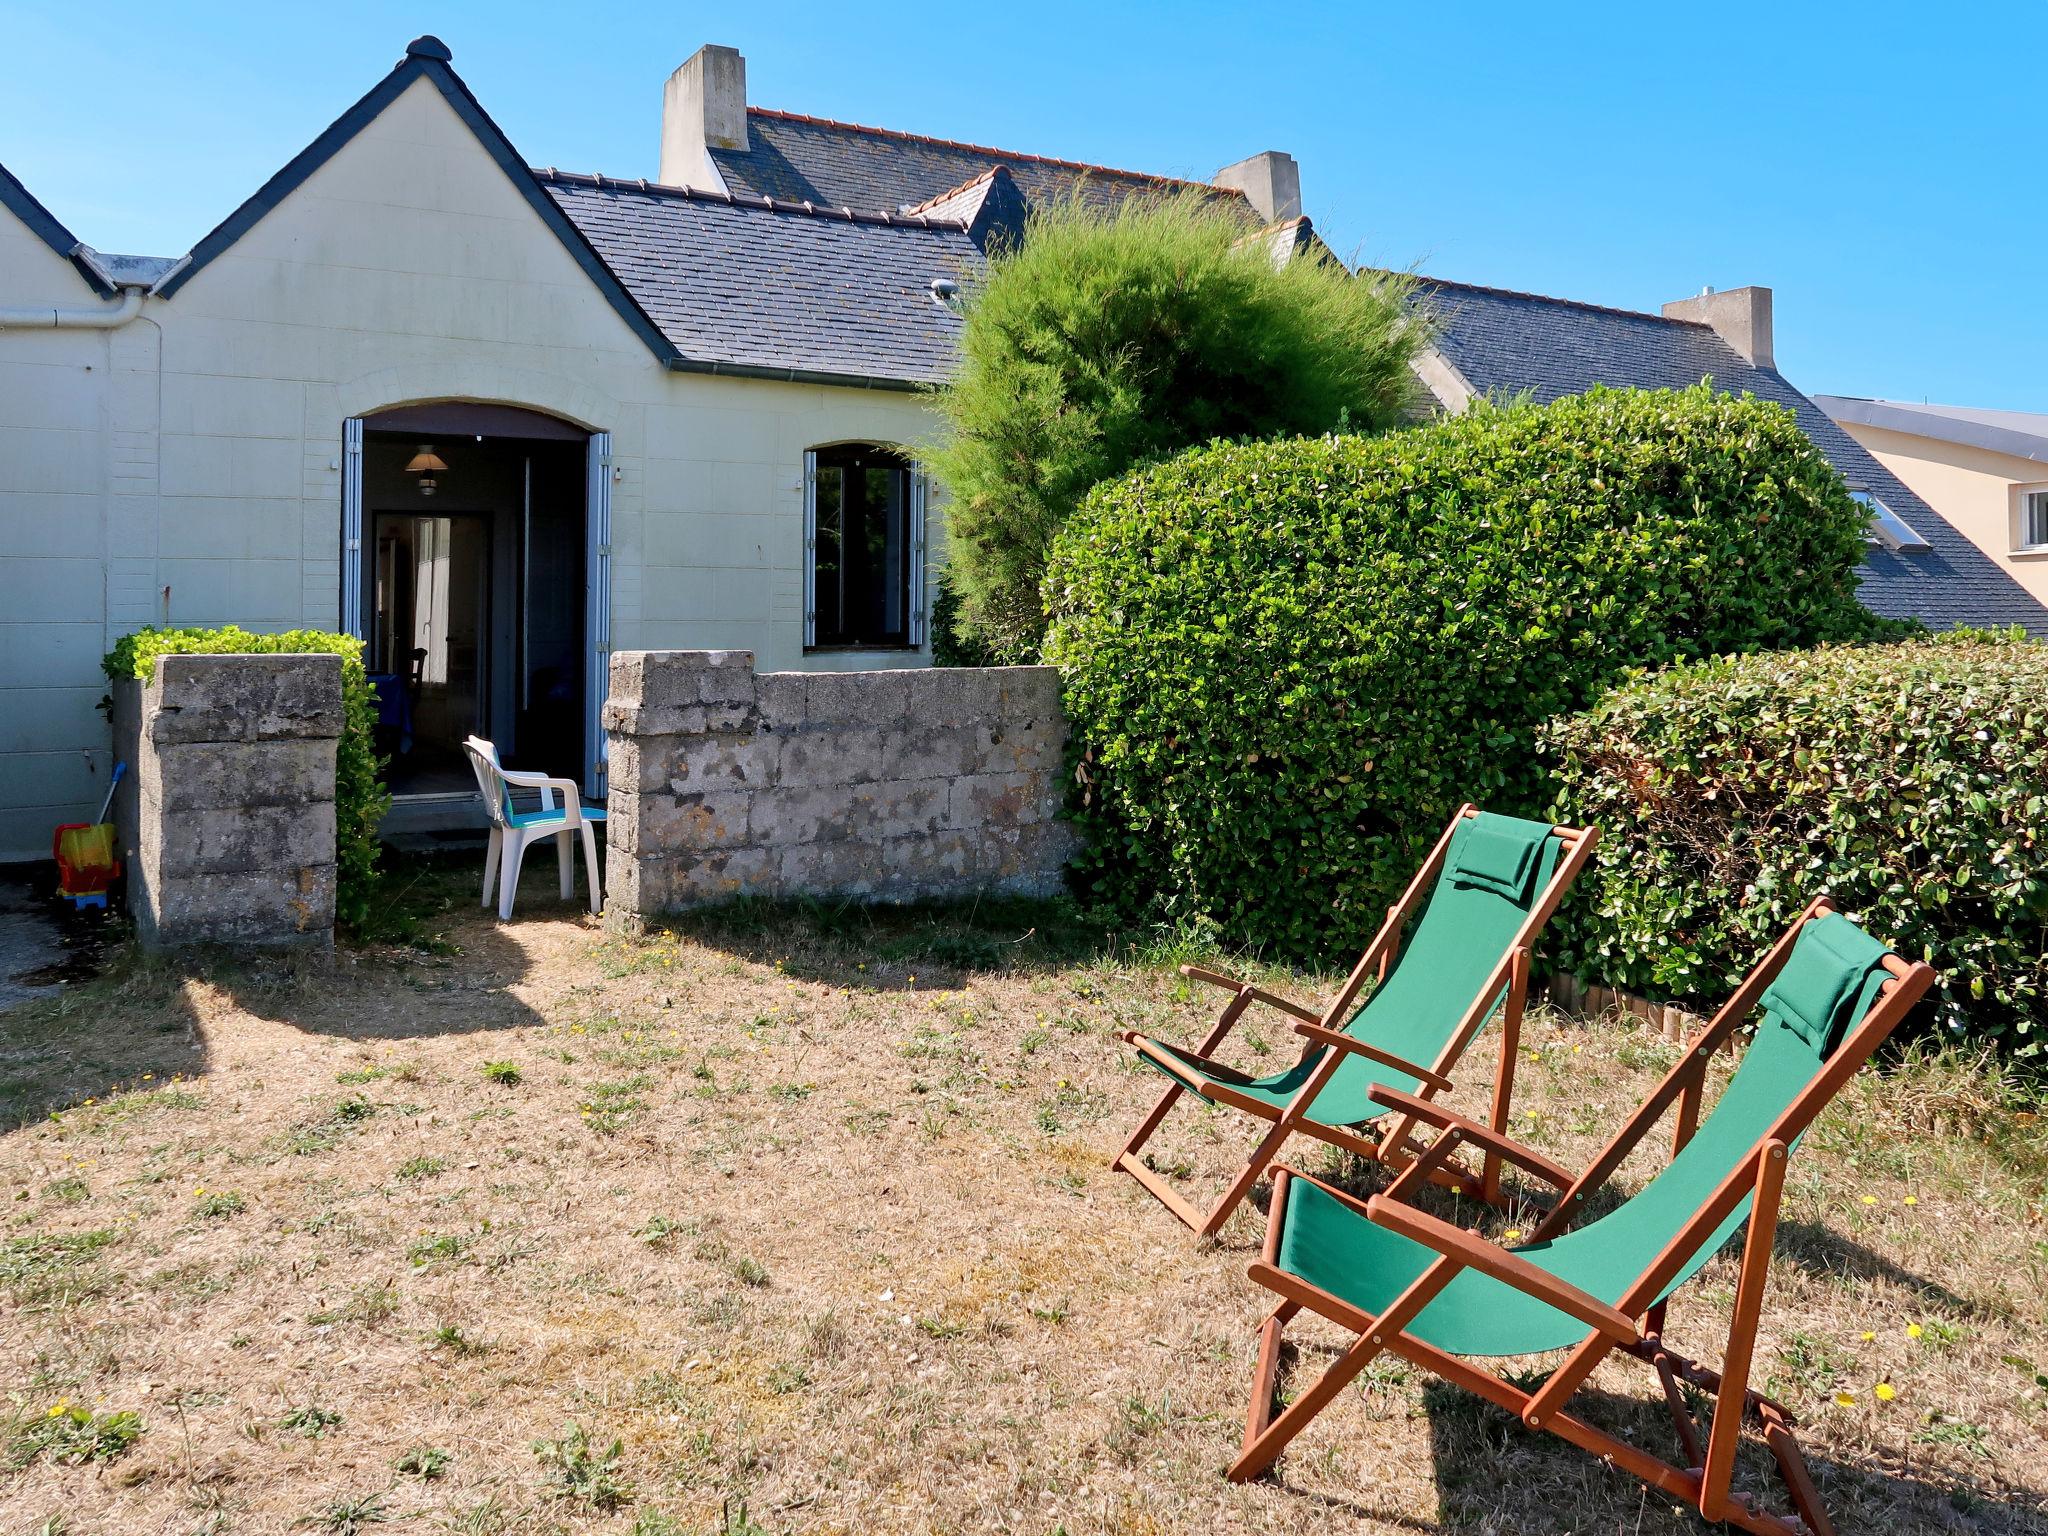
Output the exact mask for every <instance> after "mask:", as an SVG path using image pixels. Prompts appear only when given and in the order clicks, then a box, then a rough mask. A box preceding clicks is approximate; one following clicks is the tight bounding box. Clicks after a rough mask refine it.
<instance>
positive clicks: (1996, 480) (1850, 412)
mask: <svg viewBox="0 0 2048 1536" xmlns="http://www.w3.org/2000/svg"><path fill="white" fill-rule="evenodd" d="M1813 403H1814V404H1815V405H1817V406H1819V407H1820V408H1821V409H1822V410H1824V411H1826V412H1827V413H1828V415H1829V416H1830V417H1832V418H1833V419H1834V422H1835V424H1836V425H1837V426H1839V427H1840V428H1841V429H1842V430H1843V431H1844V432H1846V433H1848V434H1849V436H1851V437H1853V438H1855V439H1856V441H1857V442H1859V443H1861V444H1862V445H1863V446H1864V447H1865V448H1867V449H1868V450H1869V451H1870V454H1871V457H1873V458H1875V459H1876V460H1877V462H1878V463H1880V464H1882V465H1883V466H1884V467H1885V468H1886V469H1888V470H1890V471H1891V472H1892V473H1893V474H1894V475H1896V476H1897V477H1898V478H1899V480H1900V481H1901V482H1902V483H1903V484H1905V485H1908V486H1910V487H1911V488H1912V490H1913V494H1914V495H1916V496H1918V497H1919V498H1920V499H1921V500H1922V501H1924V502H1926V503H1927V504H1928V505H1929V506H1930V507H1933V508H1934V509H1935V510H1936V511H1937V512H1939V513H1940V514H1941V515H1942V517H1943V518H1945V519H1947V521H1948V522H1949V523H1950V524H1951V525H1952V526H1954V527H1955V528H1957V529H1958V530H1960V531H1961V532H1962V533H1963V534H1964V535H1965V536H1966V537H1967V538H1968V539H1969V540H1970V542H1971V543H1973V544H1975V545H1976V546H1977V547H1978V548H1979V549H1981V550H1982V551H1983V552H1984V554H1985V555H1986V556H1987V557H1988V558H1989V559H1991V560H1992V561H1993V562H1995V563H1996V564H1997V565H1999V566H2000V567H2001V568H2003V569H2004V570H2005V571H2007V572H2008V573H2009V574H2010V575H2011V576H2012V578H2013V580H2015V581H2017V582H2018V583H2019V584H2020V585H2021V586H2023V587H2025V588H2026V589H2027V590H2028V591H2029V592H2031V593H2032V594H2033V595H2034V597H2035V598H2036V599H2037V600H2039V601H2041V602H2044V603H2048V416H2044V415H2039V414H2034V413H2030V412H2027V411H1990V410H1980V409H1977V408H1975V407H1972V406H1966V405H1911V404H1908V403H1906V402H1905V401H1901V400H1856V399H1850V398H1848V397H1846V396H1841V395H1815V396H1814V397H1813Z"/></svg>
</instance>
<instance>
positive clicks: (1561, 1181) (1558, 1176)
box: [1367, 1083, 1576, 1189]
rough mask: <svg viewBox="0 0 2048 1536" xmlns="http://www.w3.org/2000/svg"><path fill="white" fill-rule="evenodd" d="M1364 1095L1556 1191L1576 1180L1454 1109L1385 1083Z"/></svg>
mask: <svg viewBox="0 0 2048 1536" xmlns="http://www.w3.org/2000/svg"><path fill="white" fill-rule="evenodd" d="M1367 1095H1368V1097H1370V1098H1371V1099H1372V1100H1373V1101H1374V1102H1375V1103H1379V1104H1384V1105H1385V1106H1386V1107H1387V1108H1388V1109H1391V1110H1394V1111H1396V1112H1398V1113H1400V1114H1403V1115H1406V1116H1408V1117H1410V1118H1411V1119H1415V1120H1421V1121H1423V1122H1425V1123H1426V1124H1429V1125H1433V1126H1435V1127H1436V1128H1437V1129H1438V1130H1442V1131H1449V1132H1453V1133H1455V1134H1456V1135H1457V1137H1458V1138H1459V1139H1460V1140H1461V1141H1469V1142H1472V1143H1473V1144H1474V1145H1476V1146H1479V1147H1482V1148H1484V1149H1485V1150H1486V1151H1488V1152H1491V1153H1493V1154H1494V1155H1495V1156H1497V1157H1499V1158H1502V1159H1503V1160H1505V1161H1507V1162H1510V1163H1513V1164H1514V1165H1515V1166H1516V1167H1517V1168H1520V1169H1522V1170H1523V1171H1524V1172H1526V1173H1533V1174H1535V1175H1536V1177H1537V1178H1539V1179H1543V1180H1545V1181H1547V1182H1548V1183H1551V1184H1554V1185H1556V1186H1557V1187H1558V1188H1559V1189H1570V1188H1571V1187H1572V1184H1573V1182H1574V1180H1575V1178H1576V1175H1574V1174H1573V1173H1572V1172H1571V1170H1570V1169H1568V1168H1565V1167H1564V1166H1562V1165H1561V1164H1558V1163H1553V1162H1552V1161H1551V1160H1550V1159H1549V1158H1547V1157H1545V1156H1544V1155H1543V1154H1542V1153H1541V1152H1537V1151H1535V1150H1533V1149H1532V1148H1529V1147H1525V1146H1523V1145H1522V1144H1521V1143H1520V1142H1519V1141H1513V1140H1510V1139H1509V1138H1508V1137H1506V1136H1503V1135H1501V1134H1500V1132H1498V1131H1496V1130H1493V1129H1491V1128H1490V1127H1488V1126H1484V1125H1481V1124H1480V1123H1479V1122H1478V1121H1477V1120H1473V1119H1469V1118H1467V1117H1466V1116H1464V1115H1461V1114H1459V1113H1458V1112H1457V1111H1456V1110H1454V1109H1446V1108H1445V1107H1444V1106H1443V1105H1441V1104H1437V1103H1434V1102H1432V1101H1431V1100H1429V1099H1418V1098H1417V1097H1415V1095H1414V1094H1412V1093H1403V1092H1401V1090H1400V1089H1398V1088H1389V1087H1388V1086H1387V1085H1386V1084H1385V1083H1374V1084H1373V1085H1372V1087H1371V1088H1370V1089H1369V1090H1367Z"/></svg>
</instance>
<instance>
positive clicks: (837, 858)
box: [781, 841, 882, 896]
mask: <svg viewBox="0 0 2048 1536" xmlns="http://www.w3.org/2000/svg"><path fill="white" fill-rule="evenodd" d="M781 881H782V889H783V891H784V892H785V893H787V894H789V895H819V896H866V895H869V894H871V893H872V892H873V891H874V890H875V888H876V887H877V886H879V885H880V884H881V882H882V850H881V849H880V848H878V847H876V846H875V845H874V844H873V843H859V842H851V841H849V842H839V843H806V844H804V845H803V846H802V847H800V848H785V849H783V850H782V853H781Z"/></svg>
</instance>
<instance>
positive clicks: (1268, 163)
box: [1210, 149, 1301, 224]
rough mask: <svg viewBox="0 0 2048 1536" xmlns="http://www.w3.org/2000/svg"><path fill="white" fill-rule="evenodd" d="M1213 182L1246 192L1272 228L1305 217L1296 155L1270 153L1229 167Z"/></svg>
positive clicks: (1216, 176) (1219, 172) (1260, 214)
mask: <svg viewBox="0 0 2048 1536" xmlns="http://www.w3.org/2000/svg"><path fill="white" fill-rule="evenodd" d="M1210 179H1211V180H1212V181H1214V183H1215V184H1216V185H1217V186H1219V187H1229V188H1231V189H1232V190H1234V191H1238V192H1242V193H1243V194H1244V196H1245V201H1246V202H1248V203H1250V204H1251V205H1252V207H1254V208H1255V209H1257V210H1258V214H1259V217H1260V218H1262V219H1264V220H1265V221H1266V222H1267V223H1268V224H1280V223H1284V222H1285V221H1286V220H1288V219H1298V218H1300V217H1301V167H1300V166H1298V165H1296V164H1295V163H1294V156H1292V155H1289V154H1284V153H1282V152H1281V151H1280V150H1277V149H1269V150H1266V151H1264V152H1263V153H1261V154H1256V155H1253V156H1252V157H1251V158H1250V159H1249V160H1240V161H1238V162H1237V164H1235V165H1226V166H1225V167H1223V169H1222V170H1220V171H1218V172H1217V173H1216V174H1215V176H1213V177H1212V178H1210Z"/></svg>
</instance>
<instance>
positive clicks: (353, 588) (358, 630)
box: [341, 416, 368, 660]
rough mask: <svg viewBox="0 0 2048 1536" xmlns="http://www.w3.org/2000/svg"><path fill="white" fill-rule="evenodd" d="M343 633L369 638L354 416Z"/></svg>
mask: <svg viewBox="0 0 2048 1536" xmlns="http://www.w3.org/2000/svg"><path fill="white" fill-rule="evenodd" d="M341 632H342V633H343V634H345V635H354V636H356V638H358V639H361V638H363V637H364V636H365V635H367V634H368V631H367V630H365V629H364V628H363V421H362V418H361V417H360V416H351V417H349V419H348V420H346V421H344V422H343V423H342V424H341ZM365 659H366V660H367V659H368V658H365Z"/></svg>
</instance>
